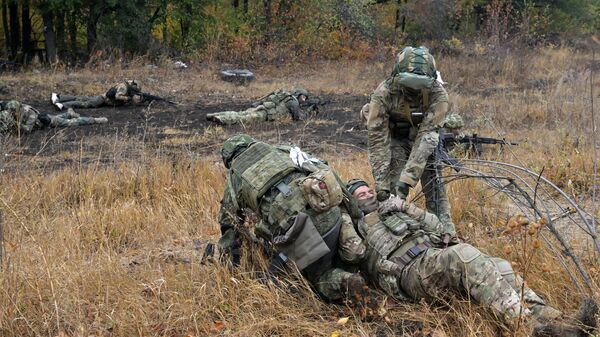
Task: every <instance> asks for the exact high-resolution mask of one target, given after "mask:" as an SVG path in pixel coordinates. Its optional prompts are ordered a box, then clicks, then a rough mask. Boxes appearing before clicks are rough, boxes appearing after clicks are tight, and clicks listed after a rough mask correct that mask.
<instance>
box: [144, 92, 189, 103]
mask: <svg viewBox="0 0 600 337" xmlns="http://www.w3.org/2000/svg"><path fill="white" fill-rule="evenodd" d="M138 95H140V97H142V102H146V101H150V102H151V101H159V102H165V103H168V104H171V105H179V103H177V102H173V101H170V100H168V99H166V98H162V97H160V96H156V95H152V94H149V93H147V92H140V93H139V94H138Z"/></svg>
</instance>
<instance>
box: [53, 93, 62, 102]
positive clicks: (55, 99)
mask: <svg viewBox="0 0 600 337" xmlns="http://www.w3.org/2000/svg"><path fill="white" fill-rule="evenodd" d="M59 100H60V96H58V94H57V93H55V92H53V93H52V104H56V103H58V101H59Z"/></svg>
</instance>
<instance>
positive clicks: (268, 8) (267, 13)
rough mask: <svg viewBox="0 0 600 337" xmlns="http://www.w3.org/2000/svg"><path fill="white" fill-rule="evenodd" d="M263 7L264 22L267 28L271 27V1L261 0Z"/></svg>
mask: <svg viewBox="0 0 600 337" xmlns="http://www.w3.org/2000/svg"><path fill="white" fill-rule="evenodd" d="M263 7H264V9H265V20H266V22H267V28H268V27H270V26H271V23H272V22H273V17H272V14H271V0H263Z"/></svg>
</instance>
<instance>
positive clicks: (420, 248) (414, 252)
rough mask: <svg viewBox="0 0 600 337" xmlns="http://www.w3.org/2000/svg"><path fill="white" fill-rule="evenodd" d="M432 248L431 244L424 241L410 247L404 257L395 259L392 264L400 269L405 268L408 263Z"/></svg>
mask: <svg viewBox="0 0 600 337" xmlns="http://www.w3.org/2000/svg"><path fill="white" fill-rule="evenodd" d="M431 247H433V244H432V243H431V242H429V241H425V242H423V243H419V244H418V245H415V246H413V247H411V248H410V249H409V250H408V251H407V252H406V253H405V254H404V255H402V256H400V257H399V258H395V259H394V262H395V263H396V264H397V265H398V266H399V267H400V268H401V269H402V268H404V267H406V265H407V264H409V263H410V261H412V260H414V259H415V258H416V257H417V256H419V255H421V254H422V253H423V252H424V251H426V250H427V249H429V248H431Z"/></svg>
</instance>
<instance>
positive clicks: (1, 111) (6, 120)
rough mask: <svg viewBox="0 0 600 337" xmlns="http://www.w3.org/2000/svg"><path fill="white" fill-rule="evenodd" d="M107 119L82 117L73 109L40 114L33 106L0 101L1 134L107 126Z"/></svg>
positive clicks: (13, 101)
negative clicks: (96, 125)
mask: <svg viewBox="0 0 600 337" xmlns="http://www.w3.org/2000/svg"><path fill="white" fill-rule="evenodd" d="M107 122H108V119H106V118H105V117H98V118H94V117H81V116H80V115H79V114H78V113H76V112H75V111H73V109H68V111H67V112H64V113H61V114H58V115H52V114H48V113H44V112H39V111H38V110H36V109H34V108H33V107H32V106H30V105H27V104H22V103H20V102H18V101H15V100H12V101H8V102H1V101H0V133H9V132H15V133H16V132H19V131H20V132H23V133H30V132H31V131H33V130H35V129H43V128H47V127H66V126H81V125H91V124H105V123H107Z"/></svg>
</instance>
